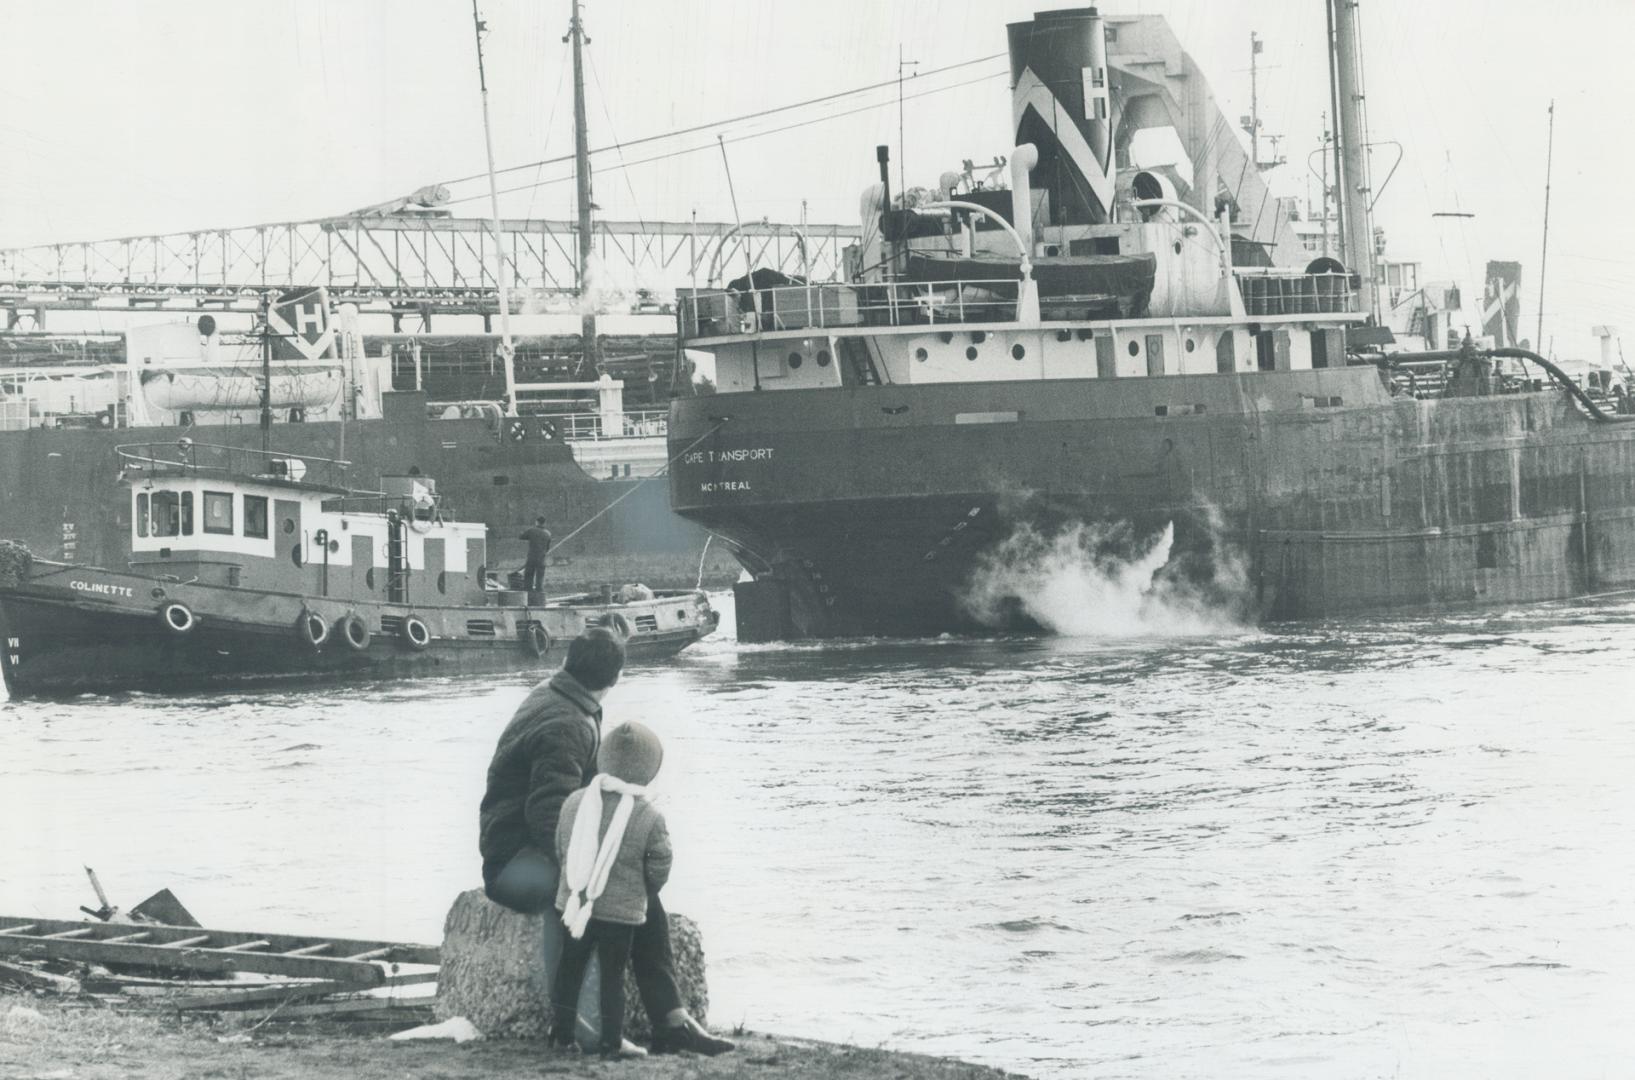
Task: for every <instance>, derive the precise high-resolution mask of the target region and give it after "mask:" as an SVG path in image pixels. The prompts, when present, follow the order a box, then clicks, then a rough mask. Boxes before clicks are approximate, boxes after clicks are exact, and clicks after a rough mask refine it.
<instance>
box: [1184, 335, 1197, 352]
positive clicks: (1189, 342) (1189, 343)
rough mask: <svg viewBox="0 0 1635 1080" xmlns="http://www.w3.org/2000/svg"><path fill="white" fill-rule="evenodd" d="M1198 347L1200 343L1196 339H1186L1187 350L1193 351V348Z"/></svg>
mask: <svg viewBox="0 0 1635 1080" xmlns="http://www.w3.org/2000/svg"><path fill="white" fill-rule="evenodd" d="M1197 347H1198V343H1197V342H1196V341H1193V340H1192V339H1191V338H1187V340H1186V350H1187V352H1191V351H1192V350H1193V349H1196V348H1197Z"/></svg>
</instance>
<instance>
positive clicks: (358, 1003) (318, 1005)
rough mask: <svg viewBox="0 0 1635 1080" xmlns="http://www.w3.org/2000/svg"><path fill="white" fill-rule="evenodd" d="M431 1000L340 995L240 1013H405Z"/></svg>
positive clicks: (269, 1016) (267, 1016)
mask: <svg viewBox="0 0 1635 1080" xmlns="http://www.w3.org/2000/svg"><path fill="white" fill-rule="evenodd" d="M431 1007H432V999H431V998H424V997H415V998H385V997H367V998H356V997H354V998H339V999H337V1000H335V1001H319V1002H314V1003H313V1004H311V1005H290V1006H287V1007H284V1008H276V1009H268V1010H266V1011H265V1012H247V1013H243V1014H242V1015H243V1016H244V1017H245V1019H256V1020H273V1019H278V1020H285V1019H289V1020H299V1019H301V1018H303V1017H312V1016H338V1015H342V1014H347V1013H385V1012H396V1013H408V1012H414V1011H418V1010H425V1011H427V1012H429V1011H430V1010H431Z"/></svg>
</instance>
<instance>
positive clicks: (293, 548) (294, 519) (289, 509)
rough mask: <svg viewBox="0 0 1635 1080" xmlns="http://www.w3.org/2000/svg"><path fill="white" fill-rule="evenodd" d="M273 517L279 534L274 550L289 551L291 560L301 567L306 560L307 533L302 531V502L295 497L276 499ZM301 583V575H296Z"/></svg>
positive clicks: (297, 580)
mask: <svg viewBox="0 0 1635 1080" xmlns="http://www.w3.org/2000/svg"><path fill="white" fill-rule="evenodd" d="M273 517H274V518H275V519H276V520H277V521H278V526H277V527H278V536H279V537H280V539H278V540H275V541H274V550H275V551H276V550H277V549H278V548H279V547H283V548H285V550H287V551H288V552H289V558H290V562H291V563H293V564H294V565H295V567H296V569H298V570H299V569H300V567H301V566H303V565H304V564H305V562H306V542H305V541H306V534H305V533H304V532H302V531H301V504H300V503H299V502H296V501H295V500H293V499H274V500H273ZM295 580H296V582H297V583H299V582H300V580H301V577H300V576H299V575H298V576H297V577H296V579H295Z"/></svg>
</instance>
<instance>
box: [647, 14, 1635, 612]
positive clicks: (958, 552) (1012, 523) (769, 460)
mask: <svg viewBox="0 0 1635 1080" xmlns="http://www.w3.org/2000/svg"><path fill="white" fill-rule="evenodd" d="M1328 3H1329V5H1330V7H1329V17H1330V25H1331V28H1332V30H1331V38H1332V40H1331V46H1332V54H1333V56H1332V58H1333V63H1332V65H1331V74H1332V75H1333V77H1334V78H1335V79H1336V80H1337V82H1336V86H1335V97H1336V99H1337V100H1339V101H1341V102H1342V103H1344V104H1349V105H1351V106H1352V107H1350V108H1346V107H1342V115H1341V124H1340V133H1339V134H1340V138H1339V140H1338V143H1339V145H1338V147H1337V153H1336V157H1337V162H1336V164H1337V166H1338V167H1339V168H1341V170H1342V173H1341V176H1342V183H1341V185H1340V186H1341V188H1342V190H1343V192H1345V193H1348V194H1347V195H1346V198H1345V199H1344V201H1343V203H1342V210H1341V221H1342V224H1341V225H1340V228H1339V230H1338V232H1339V234H1340V237H1341V238H1342V240H1343V241H1344V244H1345V246H1344V251H1345V253H1346V254H1344V255H1342V258H1343V259H1344V260H1345V261H1344V262H1343V263H1342V262H1341V261H1338V260H1335V259H1332V258H1317V259H1312V258H1311V256H1310V254H1309V253H1308V252H1305V251H1302V250H1301V248H1300V246H1299V245H1298V244H1297V243H1292V242H1291V241H1292V240H1293V239H1294V237H1293V233H1292V230H1291V229H1290V228H1289V223H1288V222H1287V220H1281V219H1280V215H1279V214H1278V213H1273V212H1265V213H1263V212H1262V210H1263V209H1265V207H1264V206H1261V205H1255V204H1254V203H1253V202H1249V201H1247V200H1246V199H1245V189H1244V188H1243V187H1242V186H1241V185H1239V186H1236V187H1233V186H1232V183H1230V182H1229V181H1234V182H1235V181H1236V180H1237V179H1238V178H1239V177H1241V176H1245V175H1249V174H1251V173H1253V172H1254V170H1253V168H1252V167H1248V166H1245V165H1244V163H1243V162H1242V161H1241V160H1239V159H1241V158H1242V156H1243V155H1242V151H1241V149H1240V148H1238V147H1237V146H1236V144H1235V140H1232V139H1230V138H1224V139H1223V138H1218V137H1217V135H1218V132H1219V130H1220V126H1221V124H1222V123H1223V121H1222V119H1221V118H1220V117H1219V116H1218V115H1214V113H1212V112H1211V111H1210V110H1212V109H1213V106H1212V104H1210V102H1209V99H1208V94H1207V83H1205V82H1204V80H1203V76H1202V74H1201V73H1200V72H1199V71H1198V70H1197V68H1196V65H1195V64H1194V63H1193V62H1192V60H1191V58H1190V57H1188V56H1186V54H1185V53H1184V52H1183V51H1181V50H1180V49H1179V48H1178V47H1176V46H1175V45H1174V43H1173V38H1172V37H1171V36H1170V35H1169V32H1168V30H1167V28H1166V27H1165V26H1164V25H1163V22H1162V20H1161V19H1157V18H1154V17H1136V18H1123V19H1106V20H1104V19H1103V18H1102V17H1101V16H1099V15H1098V13H1097V12H1096V10H1095V9H1094V8H1089V9H1079V10H1072V11H1056V12H1046V13H1041V14H1039V15H1037V16H1036V17H1035V18H1034V19H1032V20H1031V21H1028V22H1022V23H1018V24H1014V25H1012V26H1011V27H1010V28H1009V38H1010V60H1011V74H1012V79H1011V84H1012V111H1013V117H1014V121H1015V132H1016V142H1017V144H1018V145H1017V146H1016V147H1015V149H1014V150H1013V151H1012V152H1011V154H1010V155H1009V171H1010V176H1009V180H1010V185H1009V189H1008V190H996V189H994V188H992V187H988V186H986V185H984V184H982V183H981V182H980V181H975V180H973V178H972V177H971V176H970V174H969V173H967V174H966V175H964V176H961V175H960V174H957V173H948V174H944V176H943V178H942V180H941V182H940V184H939V190H938V191H936V192H935V193H932V194H931V195H930V197H929V198H927V199H921V200H918V202H917V205H915V204H914V202H915V200H910V199H905V198H898V199H894V198H893V196H892V194H891V192H890V189H889V183H890V181H889V175H888V171H887V169H886V167H885V165H886V158H887V152H886V148H884V147H881V148H880V149H879V152H878V157H879V159H880V162H881V170H880V181H881V182H880V184H879V185H875V186H872V187H871V188H870V189H869V190H868V191H866V192H865V194H864V198H863V221H862V227H863V235H864V238H863V241H862V242H861V243H860V244H859V245H858V246H857V247H856V248H854V249H853V250H852V251H851V252H850V253H849V255H850V264H849V266H850V273H849V275H848V278H847V280H845V281H843V282H839V283H832V284H822V285H819V284H811V283H805V282H793V281H788V280H781V281H780V280H779V279H777V278H775V277H773V276H772V275H766V274H760V273H755V274H749V275H746V277H745V278H744V279H741V280H740V282H739V283H737V284H738V285H739V287H738V288H737V289H733V288H730V287H729V288H727V289H711V290H698V291H693V292H684V293H683V295H682V298H681V303H680V305H679V314H678V318H679V322H680V333H681V337H682V339H683V344H684V345H685V346H686V347H687V348H689V349H697V350H705V351H708V352H710V353H713V355H714V360H715V366H716V371H717V383H718V386H719V390H720V392H719V393H717V394H715V395H713V396H707V397H691V398H682V399H678V400H676V401H675V402H673V403H672V406H671V413H670V428H669V441H670V450H671V453H672V455H676V456H677V463H676V465H675V467H674V468H673V470H672V473H671V501H672V504H673V506H674V507H675V509H676V510H677V512H679V513H680V514H682V515H683V516H685V517H687V518H689V519H691V520H693V521H695V522H698V523H700V524H701V525H703V526H705V527H706V528H708V529H710V530H711V531H713V532H715V533H717V534H719V535H720V536H722V537H723V538H725V539H726V540H727V541H728V542H729V543H730V545H731V546H732V548H733V549H734V551H735V552H736V553H737V554H738V556H739V558H740V559H741V560H742V562H743V563H744V565H745V566H746V567H747V568H748V569H749V570H750V571H752V572H753V574H754V575H755V579H754V581H752V582H746V583H743V584H741V585H740V586H739V597H738V624H739V626H738V630H739V636H740V638H741V639H746V640H754V639H767V638H780V637H807V636H829V635H860V634H915V635H917V634H931V633H937V632H942V631H959V630H969V629H973V628H977V627H983V626H1032V625H1038V624H1039V623H1040V621H1041V620H1040V618H1039V613H1038V611H1037V610H1033V609H1030V607H1029V605H1028V603H1027V598H1026V592H1027V590H1026V589H1025V588H1022V587H1018V583H1017V582H1016V581H1014V580H1010V581H1008V582H1007V580H1006V575H1007V574H1011V575H1015V574H1017V573H1021V574H1026V573H1028V572H1030V571H1029V568H1030V567H1034V566H1036V565H1037V563H1038V556H1039V555H1040V554H1041V553H1048V552H1050V551H1052V550H1058V551H1059V550H1061V545H1063V544H1065V545H1066V546H1067V548H1069V549H1071V551H1072V552H1073V553H1075V554H1077V555H1078V556H1081V557H1083V558H1084V559H1086V560H1090V561H1092V562H1094V561H1097V560H1108V559H1115V558H1117V557H1119V556H1120V555H1122V556H1124V557H1127V558H1135V559H1137V560H1140V559H1144V558H1148V557H1149V556H1150V555H1151V554H1152V552H1153V551H1154V550H1157V549H1158V548H1161V547H1162V546H1163V545H1165V544H1171V545H1172V547H1171V548H1170V549H1169V550H1167V551H1165V552H1161V556H1163V557H1160V558H1158V559H1156V560H1152V561H1153V562H1154V563H1166V565H1165V566H1164V569H1163V570H1162V571H1161V572H1160V573H1159V575H1158V577H1157V578H1155V581H1156V582H1157V584H1156V585H1155V586H1154V587H1157V588H1162V587H1165V583H1166V582H1170V583H1173V584H1174V587H1177V588H1180V587H1182V583H1184V587H1185V588H1186V589H1188V590H1190V591H1191V592H1192V594H1193V595H1196V596H1201V597H1203V598H1204V599H1205V600H1206V601H1207V602H1210V603H1214V604H1223V605H1230V606H1233V607H1235V608H1236V609H1237V610H1238V612H1239V614H1241V615H1243V616H1245V617H1260V618H1286V617H1314V616H1332V615H1342V614H1346V613H1351V612H1363V611H1373V610H1380V609H1424V608H1438V607H1442V606H1445V605H1450V604H1459V603H1480V602H1512V601H1530V600H1545V599H1550V598H1557V597H1565V596H1571V595H1577V594H1583V593H1589V592H1594V591H1599V590H1609V589H1615V588H1624V587H1629V586H1632V585H1635V424H1629V423H1626V422H1623V421H1626V420H1628V419H1631V418H1630V417H1627V416H1623V415H1615V414H1614V413H1613V411H1612V410H1611V409H1610V408H1603V407H1601V406H1600V405H1599V404H1598V403H1597V402H1596V401H1595V400H1594V399H1592V398H1590V397H1589V396H1587V395H1586V394H1585V392H1584V391H1583V389H1582V388H1579V387H1577V386H1575V385H1574V384H1573V383H1572V382H1571V380H1569V379H1568V378H1567V377H1566V376H1565V375H1564V374H1563V373H1562V372H1561V371H1560V370H1559V369H1558V368H1556V367H1555V366H1554V365H1552V364H1550V363H1548V362H1547V361H1544V359H1543V358H1542V357H1538V356H1536V355H1535V354H1532V353H1530V352H1527V351H1526V350H1522V349H1517V348H1505V347H1498V348H1494V347H1488V348H1483V347H1480V345H1479V344H1478V343H1476V342H1472V341H1470V340H1468V338H1467V339H1466V340H1465V341H1464V342H1459V341H1457V340H1448V339H1445V340H1442V341H1431V342H1430V343H1429V348H1428V349H1426V350H1425V351H1422V352H1420V353H1418V354H1416V355H1414V356H1409V355H1407V354H1404V353H1394V354H1393V353H1389V352H1387V351H1384V348H1383V347H1384V346H1385V344H1386V343H1387V342H1388V339H1389V338H1390V335H1389V333H1386V332H1385V331H1386V329H1387V328H1386V327H1384V326H1383V325H1382V324H1381V322H1380V320H1379V318H1378V311H1379V301H1378V291H1379V285H1380V282H1379V280H1378V279H1377V278H1376V276H1375V271H1374V269H1373V267H1372V262H1371V258H1372V248H1373V245H1374V238H1373V235H1372V229H1371V226H1370V222H1369V218H1368V203H1369V199H1370V192H1369V191H1368V185H1367V181H1366V179H1364V178H1363V177H1364V176H1365V170H1363V169H1361V168H1360V167H1359V166H1360V164H1361V162H1362V155H1363V153H1364V149H1363V147H1364V144H1365V141H1366V136H1365V135H1364V134H1363V133H1362V130H1361V125H1360V120H1359V118H1358V117H1357V116H1356V115H1355V113H1356V109H1355V107H1354V106H1355V102H1356V101H1357V100H1358V99H1359V97H1360V88H1359V86H1358V84H1357V78H1358V63H1357V50H1356V48H1355V19H1356V4H1355V3H1349V2H1342V0H1328ZM1109 34H1116V35H1117V41H1118V44H1119V54H1120V57H1121V59H1120V60H1119V62H1118V63H1117V64H1116V65H1115V64H1113V63H1110V62H1109V58H1108V41H1107V38H1108V35H1109ZM1159 125H1163V126H1172V127H1173V128H1174V129H1175V131H1176V133H1177V135H1178V136H1179V138H1180V142H1181V143H1182V145H1183V146H1184V147H1185V149H1186V151H1187V154H1188V157H1189V159H1190V160H1189V161H1188V162H1187V163H1186V164H1187V165H1188V166H1189V168H1188V170H1187V172H1188V173H1190V182H1188V181H1187V178H1186V176H1184V175H1183V174H1182V172H1181V171H1180V170H1178V169H1149V170H1142V169H1140V168H1138V167H1135V166H1133V165H1131V164H1130V159H1129V149H1130V141H1131V139H1132V137H1133V136H1134V134H1135V133H1136V132H1138V131H1140V130H1142V129H1144V128H1147V127H1152V126H1159ZM1232 155H1237V157H1236V158H1234V157H1233V156H1232ZM1348 264H1349V265H1348ZM1484 344H1485V343H1484ZM1504 344H1505V343H1500V345H1501V346H1502V345H1504Z"/></svg>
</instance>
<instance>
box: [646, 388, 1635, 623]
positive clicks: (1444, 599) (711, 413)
mask: <svg viewBox="0 0 1635 1080" xmlns="http://www.w3.org/2000/svg"><path fill="white" fill-rule="evenodd" d="M670 431H671V436H670V438H671V452H672V454H678V453H679V454H681V457H680V458H679V459H678V461H677V464H676V466H675V467H674V469H673V471H672V480H671V500H672V504H673V505H674V506H675V508H676V510H677V512H678V513H680V514H681V515H682V516H684V517H687V518H689V519H691V520H693V521H696V522H698V523H699V524H701V525H703V526H704V527H706V528H708V529H710V530H711V531H713V532H716V533H718V534H719V535H721V536H723V537H724V538H726V539H727V540H728V541H729V542H730V543H731V544H732V545H733V547H734V549H735V550H737V551H738V552H739V553H740V558H741V559H742V560H743V561H744V563H745V565H746V566H747V567H748V568H750V569H751V570H752V572H754V573H755V574H756V577H757V584H756V586H752V587H750V588H748V589H745V590H744V592H745V596H743V597H741V598H740V610H741V615H740V635H741V636H744V637H747V638H750V639H754V638H756V637H760V636H765V637H807V636H828V635H853V634H928V633H939V632H943V631H968V630H972V629H977V628H981V627H995V626H997V627H1001V628H1008V627H1030V626H1037V625H1038V624H1039V620H1038V619H1037V618H1036V617H1035V616H1034V615H1033V614H1030V613H1029V611H1028V610H1027V606H1026V605H1025V604H1024V603H1021V602H1020V601H1018V602H1013V603H1006V602H1003V600H1001V602H998V603H987V604H976V605H973V603H972V602H971V598H972V594H973V592H977V593H980V592H981V590H980V589H979V588H974V586H978V585H980V584H981V577H982V574H983V573H984V567H989V566H996V567H997V569H998V570H1000V571H1003V570H1005V569H1007V568H1008V569H1011V570H1015V569H1017V567H1016V566H1015V565H1011V566H1009V567H1007V566H1006V565H1005V560H1006V559H1008V558H1009V559H1014V558H1015V557H1017V555H1018V552H1019V551H1022V550H1023V549H1026V548H1027V547H1028V545H1027V544H1019V543H1018V537H1022V538H1024V539H1025V538H1027V537H1034V538H1038V537H1043V538H1046V539H1047V540H1048V539H1049V538H1052V537H1060V536H1062V535H1063V534H1064V533H1065V532H1067V531H1069V530H1073V529H1077V530H1080V533H1079V537H1080V540H1081V541H1082V542H1081V543H1080V549H1081V550H1082V552H1083V554H1084V557H1085V560H1086V561H1087V562H1090V563H1096V564H1099V565H1104V566H1105V565H1113V564H1115V563H1117V561H1118V560H1119V559H1121V558H1122V559H1125V560H1129V559H1135V558H1139V557H1140V555H1141V554H1142V552H1143V551H1145V550H1147V548H1149V547H1150V545H1151V544H1153V543H1155V542H1158V540H1159V538H1161V537H1162V536H1163V535H1165V534H1166V533H1169V532H1171V531H1172V532H1173V543H1174V547H1173V550H1172V551H1171V553H1170V555H1169V558H1168V560H1167V565H1166V566H1165V568H1164V570H1162V571H1160V577H1161V578H1162V577H1163V575H1171V576H1174V577H1177V578H1181V577H1184V578H1187V579H1189V580H1190V582H1191V584H1192V586H1193V587H1194V595H1196V596H1198V597H1201V598H1202V599H1203V600H1204V601H1206V602H1208V603H1210V604H1212V605H1215V606H1218V607H1220V608H1221V609H1224V610H1227V611H1230V612H1231V613H1233V614H1235V615H1238V616H1239V617H1242V618H1248V619H1264V618H1272V619H1277V618H1312V617H1326V616H1335V615H1345V614H1351V613H1360V612H1371V611H1382V610H1399V611H1400V610H1427V609H1439V608H1445V607H1448V606H1453V605H1461V604H1481V603H1505V602H1524V601H1535V600H1549V599H1556V598H1562V597H1568V596H1573V595H1579V594H1583V593H1588V592H1598V591H1606V590H1612V589H1619V588H1628V587H1631V586H1635V425H1627V424H1616V425H1615V424H1601V423H1597V422H1594V421H1591V420H1589V419H1588V418H1585V417H1583V416H1582V415H1580V414H1579V413H1578V412H1576V411H1575V410H1574V409H1572V408H1571V407H1570V406H1569V404H1568V403H1567V402H1566V400H1565V398H1564V397H1563V396H1562V395H1560V394H1557V393H1532V394H1522V395H1513V396H1492V397H1470V398H1446V399H1440V400H1433V401H1419V400H1414V399H1411V398H1406V399H1405V398H1392V397H1390V396H1388V395H1387V394H1386V393H1385V392H1384V390H1383V389H1382V387H1381V385H1380V382H1379V379H1378V377H1377V375H1376V374H1375V372H1374V371H1373V369H1371V368H1343V369H1328V370H1318V371H1295V372H1260V373H1255V374H1246V375H1230V374H1228V375H1206V376H1193V375H1184V376H1168V377H1156V378H1147V379H1128V380H1092V379H1085V380H1048V381H1014V382H989V383H971V384H961V385H949V384H933V385H925V386H908V385H886V386H874V387H856V388H837V389H825V390H800V391H780V392H775V393H760V394H754V393H750V394H721V395H714V396H711V397H705V398H693V399H684V400H680V401H678V402H676V403H675V405H674V406H673V408H672V416H671V427H670ZM1086 537H1088V539H1087V540H1086V539H1084V538H1086ZM1033 547H1034V548H1035V549H1036V548H1037V547H1038V545H1037V544H1034V545H1033ZM757 587H759V588H761V589H762V590H763V591H764V592H765V594H766V595H763V596H759V597H758V596H756V595H755V593H756V588H757ZM990 599H992V598H991V597H990ZM746 601H747V602H746ZM746 611H747V612H748V613H749V621H750V622H751V623H752V624H755V625H750V626H749V627H748V628H747V631H748V632H747V634H746V627H745V626H744V617H743V614H742V612H746Z"/></svg>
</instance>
